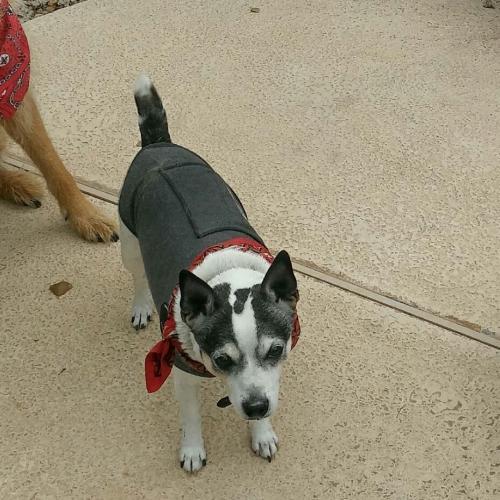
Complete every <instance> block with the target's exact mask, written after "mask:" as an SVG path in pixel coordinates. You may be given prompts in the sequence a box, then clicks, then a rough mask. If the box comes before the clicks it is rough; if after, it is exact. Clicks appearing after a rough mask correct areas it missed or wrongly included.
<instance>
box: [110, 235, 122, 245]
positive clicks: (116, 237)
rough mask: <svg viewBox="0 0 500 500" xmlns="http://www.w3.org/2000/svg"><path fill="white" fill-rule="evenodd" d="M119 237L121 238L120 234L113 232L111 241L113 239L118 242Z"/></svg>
mask: <svg viewBox="0 0 500 500" xmlns="http://www.w3.org/2000/svg"><path fill="white" fill-rule="evenodd" d="M119 239H120V237H119V236H118V234H116V233H113V234H112V235H111V241H112V242H113V243H116V242H117V241H118V240H119Z"/></svg>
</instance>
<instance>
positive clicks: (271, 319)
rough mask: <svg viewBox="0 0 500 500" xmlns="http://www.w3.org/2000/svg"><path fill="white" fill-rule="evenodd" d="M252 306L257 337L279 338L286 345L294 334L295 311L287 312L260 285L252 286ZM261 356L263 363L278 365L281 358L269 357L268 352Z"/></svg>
mask: <svg viewBox="0 0 500 500" xmlns="http://www.w3.org/2000/svg"><path fill="white" fill-rule="evenodd" d="M252 307H253V311H254V314H255V322H256V324H257V337H258V338H259V341H260V338H261V337H262V336H267V337H270V338H274V339H276V340H277V343H283V345H286V343H287V342H288V339H289V338H290V336H291V334H292V327H293V313H292V311H290V313H287V312H286V311H284V310H283V309H281V308H280V307H279V306H278V305H277V304H275V303H274V302H273V301H272V300H270V299H269V297H268V296H267V295H266V294H264V293H263V292H262V290H261V286H260V285H255V286H253V287H252ZM259 357H261V360H260V361H261V363H263V364H266V365H276V364H277V363H278V362H279V361H280V360H281V358H269V359H268V358H267V353H265V354H264V356H263V357H262V356H259Z"/></svg>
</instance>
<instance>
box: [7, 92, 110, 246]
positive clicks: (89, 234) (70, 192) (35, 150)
mask: <svg viewBox="0 0 500 500" xmlns="http://www.w3.org/2000/svg"><path fill="white" fill-rule="evenodd" d="M2 125H3V127H4V129H5V130H6V131H7V133H8V134H9V135H10V136H11V137H12V139H14V141H16V142H17V143H18V144H19V145H20V146H21V147H22V148H23V149H24V151H26V153H27V154H28V156H29V157H30V158H31V160H32V161H33V163H34V164H35V165H36V166H37V167H38V169H39V170H40V172H41V173H42V174H43V176H44V177H45V180H46V181H47V186H48V188H49V190H50V192H51V193H52V194H53V195H54V196H55V198H56V199H57V202H58V203H59V206H60V207H61V211H62V212H63V215H64V216H65V218H66V219H67V220H68V221H69V223H70V224H71V225H72V226H73V228H74V229H75V231H76V232H77V233H78V234H79V235H80V236H81V237H82V238H84V239H86V240H88V241H106V242H107V241H116V240H117V239H118V235H117V234H116V231H115V224H114V223H113V222H112V221H111V220H110V219H108V218H107V217H105V216H104V215H103V214H101V212H100V211H99V210H98V209H97V207H95V206H94V205H93V204H92V203H91V202H90V201H89V200H88V199H87V198H85V196H84V195H83V194H82V193H81V192H80V190H79V189H78V186H77V185H76V182H75V180H74V179H73V177H72V175H71V174H70V173H69V172H68V171H67V170H66V167H65V166H64V164H63V162H62V161H61V159H60V158H59V155H58V154H57V151H56V150H55V148H54V146H53V145H52V142H51V141H50V138H49V136H48V134H47V131H46V130H45V126H44V124H43V121H42V118H41V116H40V113H39V111H38V108H37V105H36V102H35V100H34V98H33V96H32V95H31V93H30V92H28V93H27V94H26V96H25V98H24V101H23V103H22V105H21V106H20V108H19V109H18V110H17V111H16V113H15V115H14V116H13V117H12V118H9V119H8V120H2Z"/></svg>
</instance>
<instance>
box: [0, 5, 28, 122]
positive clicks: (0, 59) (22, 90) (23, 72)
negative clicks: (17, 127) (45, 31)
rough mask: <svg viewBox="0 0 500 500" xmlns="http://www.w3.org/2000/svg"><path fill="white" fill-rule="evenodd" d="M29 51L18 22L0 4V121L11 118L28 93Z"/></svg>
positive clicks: (14, 16) (7, 7)
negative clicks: (0, 119)
mask: <svg viewBox="0 0 500 500" xmlns="http://www.w3.org/2000/svg"><path fill="white" fill-rule="evenodd" d="M29 82H30V49H29V46H28V40H27V39H26V35H25V34H24V30H23V28H22V26H21V22H20V21H19V19H18V17H17V16H16V15H15V14H14V12H13V11H12V8H11V6H10V5H9V2H8V1H7V0H0V117H1V118H4V119H7V118H11V117H12V116H13V115H14V113H15V112H16V111H17V108H18V107H19V105H20V104H21V102H22V101H23V99H24V96H25V95H26V92H28V87H29Z"/></svg>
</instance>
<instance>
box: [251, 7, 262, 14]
mask: <svg viewBox="0 0 500 500" xmlns="http://www.w3.org/2000/svg"><path fill="white" fill-rule="evenodd" d="M250 12H253V13H254V14H258V13H259V12H260V9H259V8H258V7H250Z"/></svg>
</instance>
